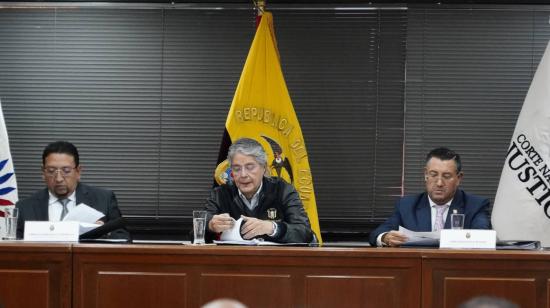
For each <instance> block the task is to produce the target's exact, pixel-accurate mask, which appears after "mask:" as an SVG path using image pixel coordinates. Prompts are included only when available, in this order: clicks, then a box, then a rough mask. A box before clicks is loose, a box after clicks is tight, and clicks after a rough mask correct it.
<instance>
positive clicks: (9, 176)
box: [0, 102, 17, 237]
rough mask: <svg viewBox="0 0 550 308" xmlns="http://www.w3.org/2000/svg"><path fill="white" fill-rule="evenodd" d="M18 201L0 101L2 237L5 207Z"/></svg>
mask: <svg viewBox="0 0 550 308" xmlns="http://www.w3.org/2000/svg"><path fill="white" fill-rule="evenodd" d="M16 202H17V181H16V180H15V173H14V171H13V161H12V159H11V153H10V143H9V140H8V132H7V130H6V123H5V122H4V113H3V112H2V103H1V102H0V237H2V236H4V235H5V234H6V228H5V223H4V218H3V217H4V210H3V209H4V208H5V207H13V206H15V203H16Z"/></svg>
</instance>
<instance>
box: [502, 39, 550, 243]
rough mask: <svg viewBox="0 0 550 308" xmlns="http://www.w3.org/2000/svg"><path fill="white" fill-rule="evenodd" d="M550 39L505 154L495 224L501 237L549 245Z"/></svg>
mask: <svg viewBox="0 0 550 308" xmlns="http://www.w3.org/2000/svg"><path fill="white" fill-rule="evenodd" d="M549 85H550V43H549V44H548V46H547V47H546V51H545V52H544V55H543V57H542V60H541V62H540V64H539V67H538V69H537V71H536V73H535V77H534V78H533V81H532V83H531V87H530V88H529V91H528V92H527V96H526V97H525V101H524V102H523V107H522V109H521V112H520V114H519V117H518V120H517V123H516V128H515V130H514V134H513V136H512V140H511V142H510V147H509V148H508V152H507V155H506V161H505V163H504V167H503V169H502V174H501V177H500V183H499V186H498V190H497V194H496V198H495V205H494V208H493V214H492V223H493V227H494V229H495V230H496V231H497V236H498V238H499V239H501V240H538V241H541V244H542V245H543V246H550V86H549Z"/></svg>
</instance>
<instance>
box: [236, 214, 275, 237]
mask: <svg viewBox="0 0 550 308" xmlns="http://www.w3.org/2000/svg"><path fill="white" fill-rule="evenodd" d="M241 217H242V218H243V220H244V224H243V225H242V227H241V234H242V236H243V238H244V239H245V240H249V239H252V238H255V237H257V236H260V235H264V234H267V235H269V234H273V223H272V222H271V221H269V220H260V219H258V218H254V217H247V216H244V215H243V216H241Z"/></svg>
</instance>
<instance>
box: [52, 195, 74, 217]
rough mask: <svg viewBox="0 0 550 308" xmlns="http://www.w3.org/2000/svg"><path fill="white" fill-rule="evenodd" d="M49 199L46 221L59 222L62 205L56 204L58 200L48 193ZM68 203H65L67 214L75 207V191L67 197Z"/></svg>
mask: <svg viewBox="0 0 550 308" xmlns="http://www.w3.org/2000/svg"><path fill="white" fill-rule="evenodd" d="M49 194H50V199H49V201H48V220H49V221H59V218H61V212H62V211H63V205H61V203H60V202H58V200H59V198H58V197H57V196H55V195H54V194H52V193H51V192H49ZM68 199H69V203H67V213H68V212H70V211H71V210H72V209H74V208H75V207H76V191H73V193H72V194H71V195H70V196H69V198H68Z"/></svg>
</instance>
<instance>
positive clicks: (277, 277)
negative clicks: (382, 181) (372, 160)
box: [0, 242, 550, 308]
mask: <svg viewBox="0 0 550 308" xmlns="http://www.w3.org/2000/svg"><path fill="white" fill-rule="evenodd" d="M0 251H1V253H0V283H2V288H0V300H2V301H4V302H1V303H0V304H4V305H5V307H70V306H71V303H72V307H102V308H103V307H105V308H108V307H117V308H118V307H200V305H202V304H204V303H205V302H207V301H209V300H212V299H215V298H221V297H230V298H235V299H238V300H240V301H242V302H243V303H245V304H246V305H248V306H249V307H438V308H439V307H456V306H457V305H458V304H460V303H462V302H463V301H465V300H467V299H469V298H471V297H473V296H477V295H494V296H500V297H504V298H508V299H510V300H512V301H514V302H516V303H517V304H519V305H521V307H533V308H534V307H549V308H550V305H549V302H550V300H549V296H550V291H549V290H550V252H547V251H494V250H440V249H409V248H397V249H395V248H341V247H338V248H310V247H242V246H240V247H237V246H183V245H181V246H180V245H121V244H113V245H110V244H72V245H71V244H32V243H6V242H3V243H0ZM71 274H72V276H71ZM71 285H72V292H71ZM31 286H35V287H31ZM31 289H32V290H33V291H32V292H31V294H33V296H28V294H29V290H31ZM25 294H26V297H25ZM22 297H23V299H24V301H21V298H22ZM21 303H25V304H24V305H23V304H21ZM27 303H28V304H27Z"/></svg>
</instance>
